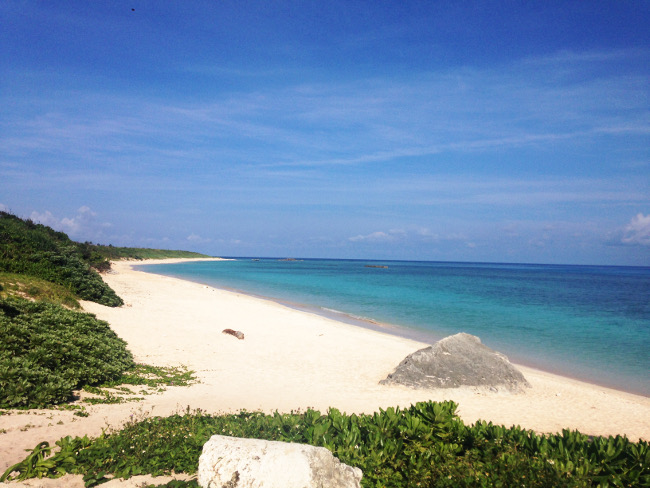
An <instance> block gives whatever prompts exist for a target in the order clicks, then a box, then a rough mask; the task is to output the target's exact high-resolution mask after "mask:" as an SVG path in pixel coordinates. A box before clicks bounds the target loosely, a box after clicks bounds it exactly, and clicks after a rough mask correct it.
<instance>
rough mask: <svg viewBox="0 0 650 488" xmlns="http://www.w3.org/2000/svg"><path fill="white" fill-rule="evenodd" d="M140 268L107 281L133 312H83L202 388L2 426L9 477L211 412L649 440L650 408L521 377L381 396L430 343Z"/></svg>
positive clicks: (124, 267)
mask: <svg viewBox="0 0 650 488" xmlns="http://www.w3.org/2000/svg"><path fill="white" fill-rule="evenodd" d="M165 262H171V261H170V260H166V261H165ZM133 264H134V263H133V262H128V261H121V262H116V263H114V264H113V271H112V272H110V273H109V274H106V275H105V276H104V279H105V281H106V282H107V283H108V284H109V285H110V286H111V287H112V288H113V289H114V290H115V291H116V292H117V293H118V295H120V296H121V297H122V298H123V299H124V301H125V302H126V305H125V306H123V307H120V308H109V307H105V306H102V305H98V304H96V303H90V302H84V303H83V307H84V309H85V310H86V311H88V312H91V313H93V314H96V315H97V317H99V318H100V319H103V320H106V321H108V322H109V323H110V325H111V327H112V328H113V330H114V331H115V332H116V333H117V334H118V335H119V336H120V337H121V338H123V339H124V340H125V341H126V342H127V343H128V345H129V348H130V349H131V351H132V352H133V354H134V355H135V358H136V360H137V361H138V362H143V363H148V364H154V365H169V366H175V365H180V364H182V365H186V366H187V367H189V368H190V369H192V370H194V371H196V374H197V376H198V378H199V380H200V383H198V384H195V385H193V386H190V387H171V388H169V389H168V390H167V391H166V392H165V393H163V394H159V395H150V396H147V397H145V399H144V400H142V401H141V402H138V403H125V404H118V405H96V406H91V407H88V409H87V410H88V412H90V415H89V416H88V417H85V418H84V417H77V416H74V415H73V413H72V412H70V411H60V410H29V411H16V412H13V413H10V414H7V415H0V432H2V433H1V434H0V472H2V471H4V470H5V469H6V468H7V467H8V466H10V465H11V464H13V463H15V462H18V461H20V460H21V459H23V458H24V456H25V454H26V453H25V451H24V450H25V449H31V448H33V447H34V446H35V445H36V444H37V443H38V442H40V441H43V440H47V441H49V442H51V443H52V442H53V441H55V440H57V439H58V438H60V437H62V436H64V435H73V436H74V435H84V434H88V435H91V436H95V435H98V434H100V433H101V431H102V429H103V428H106V427H107V425H110V426H113V427H117V426H119V425H120V424H121V423H123V422H124V421H126V420H128V419H130V418H131V417H132V416H133V415H136V416H137V415H143V414H149V415H168V414H171V413H173V412H175V411H178V410H184V409H186V408H187V407H189V408H190V409H195V408H201V409H203V410H205V411H207V412H210V413H218V412H236V411H239V410H242V409H246V410H262V411H265V412H272V411H274V410H279V411H291V410H297V409H303V410H304V409H306V408H307V407H313V408H316V409H320V410H321V411H326V410H327V409H328V407H336V408H338V409H339V410H341V411H345V412H348V413H352V412H356V413H361V412H365V413H371V412H374V411H377V410H378V409H379V408H386V407H390V406H402V407H408V406H409V405H411V404H413V403H415V402H418V401H424V400H435V401H438V400H453V401H455V402H457V403H458V404H459V409H458V413H459V414H460V416H461V418H462V419H463V420H464V421H465V422H466V423H473V422H475V421H476V420H479V419H483V420H488V421H492V422H494V423H497V424H503V425H506V426H511V425H520V426H522V427H525V428H528V429H534V430H536V431H538V432H541V433H550V432H558V431H561V430H562V429H564V428H568V429H577V430H579V431H581V432H583V433H585V434H592V435H605V436H607V435H617V434H621V435H627V436H628V437H629V438H630V439H632V440H638V439H645V440H650V398H647V397H643V396H638V395H633V394H629V393H625V392H620V391H616V390H612V389H607V388H604V387H600V386H595V385H591V384H587V383H582V382H579V381H576V380H572V379H568V378H564V377H560V376H556V375H552V374H549V373H545V372H541V371H537V370H534V369H530V368H526V367H521V366H520V367H519V369H520V370H521V371H522V372H523V374H524V376H525V377H526V379H527V380H528V381H529V382H530V384H531V385H532V387H531V388H529V389H527V390H526V391H525V393H521V394H510V393H505V392H498V393H490V392H485V391H478V390H475V389H472V388H464V389H446V390H413V389H409V388H406V387H399V386H383V385H379V384H378V382H379V381H380V380H381V379H384V378H385V377H386V375H387V374H389V373H390V372H392V371H393V369H394V368H395V366H396V365H397V364H398V363H399V362H400V361H401V360H402V359H403V358H404V357H405V356H406V355H408V354H410V353H412V352H414V351H416V350H417V349H420V348H422V347H425V346H426V344H423V343H420V342H416V341H413V340H409V339H405V338H402V337H398V336H395V335H390V334H387V333H381V332H376V331H373V330H369V329H365V328H363V327H356V326H354V325H348V324H345V323H341V322H337V321H335V320H332V319H329V318H326V317H322V316H318V315H314V314H310V313H306V312H302V311H297V310H294V309H291V308H288V307H285V306H283V305H280V304H277V303H274V302H272V301H268V300H263V299H259V298H254V297H250V296H247V295H242V294H238V293H234V292H230V291H224V290H219V289H215V288H212V287H209V286H205V285H201V284H197V283H192V282H188V281H183V280H179V279H175V278H169V277H164V276H159V275H154V274H149V273H144V272H141V271H137V270H134V269H132V265H133ZM135 264H141V263H139V262H138V263H135ZM226 328H230V329H234V330H237V331H241V332H243V333H244V334H245V339H244V340H238V339H236V338H235V337H233V336H231V335H226V334H223V333H222V330H223V329H226ZM459 332H460V331H459Z"/></svg>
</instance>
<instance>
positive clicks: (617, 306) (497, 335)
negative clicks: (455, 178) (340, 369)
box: [142, 258, 650, 396]
mask: <svg viewBox="0 0 650 488" xmlns="http://www.w3.org/2000/svg"><path fill="white" fill-rule="evenodd" d="M376 266H387V268H383V267H376ZM142 269H143V270H145V271H148V272H153V273H159V274H164V275H168V276H176V277H179V278H183V279H187V280H191V281H196V282H200V283H205V284H209V285H211V286H215V287H221V288H230V289H236V290H240V291H243V292H245V293H250V294H255V295H259V296H264V297H268V298H271V299H275V300H280V301H284V302H289V303H292V304H298V305H299V306H301V307H304V308H308V309H313V310H317V311H320V312H322V313H326V314H327V313H329V314H332V313H334V314H337V316H341V317H343V316H347V317H350V318H356V319H359V320H369V321H374V322H379V323H386V324H393V325H396V326H399V327H400V328H401V331H402V332H403V333H404V335H409V336H411V337H417V338H419V339H424V340H429V341H434V340H438V339H440V338H441V337H444V336H447V335H450V334H455V333H457V332H467V333H470V334H474V335H477V336H479V337H480V338H481V340H482V341H483V343H485V344H486V345H488V346H489V347H492V348H493V349H497V350H499V351H501V352H503V353H504V354H506V355H507V356H508V357H509V358H510V359H511V360H513V361H516V362H519V363H522V364H527V365H530V366H533V367H537V368H540V369H543V370H546V371H551V372H554V373H560V374H564V375H566V376H572V377H576V378H579V379H583V380H586V381H589V382H592V383H597V384H601V385H605V386H610V387H614V388H618V389H621V390H626V391H631V392H634V393H640V394H643V395H646V396H650V379H649V377H650V375H649V373H650V268H646V267H614V266H568V265H567V266H564V265H562V266H561V265H528V264H527V265H524V264H491V263H446V262H421V261H362V260H329V259H307V260H300V261H286V260H285V261H283V260H277V259H259V260H252V259H250V258H237V259H235V260H232V261H198V262H186V263H178V264H163V265H148V266H146V267H144V268H142ZM342 314H344V315H342Z"/></svg>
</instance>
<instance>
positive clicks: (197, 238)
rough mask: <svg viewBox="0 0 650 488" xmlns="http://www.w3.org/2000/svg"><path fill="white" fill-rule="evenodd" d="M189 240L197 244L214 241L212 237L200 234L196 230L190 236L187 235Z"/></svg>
mask: <svg viewBox="0 0 650 488" xmlns="http://www.w3.org/2000/svg"><path fill="white" fill-rule="evenodd" d="M187 240H188V241H190V242H192V243H195V244H205V243H207V242H211V241H212V239H208V238H203V237H201V236H200V235H198V234H195V233H194V232H192V233H191V234H190V235H189V236H187Z"/></svg>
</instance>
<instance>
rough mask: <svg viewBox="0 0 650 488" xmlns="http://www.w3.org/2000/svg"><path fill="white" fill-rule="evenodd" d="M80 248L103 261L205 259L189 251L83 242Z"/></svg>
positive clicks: (203, 256) (205, 256) (204, 256)
mask: <svg viewBox="0 0 650 488" xmlns="http://www.w3.org/2000/svg"><path fill="white" fill-rule="evenodd" d="M80 246H81V247H82V248H83V249H84V250H86V252H88V253H90V254H95V255H99V256H102V258H104V259H108V260H111V261H115V260H118V259H169V258H207V257H210V256H207V255H205V254H200V253H198V252H191V251H172V250H168V249H147V248H142V247H116V246H110V245H109V246H104V245H100V244H93V243H90V242H85V243H83V244H80Z"/></svg>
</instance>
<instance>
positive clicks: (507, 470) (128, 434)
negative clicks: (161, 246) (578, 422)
mask: <svg viewBox="0 0 650 488" xmlns="http://www.w3.org/2000/svg"><path fill="white" fill-rule="evenodd" d="M456 407H457V405H456V404H454V403H453V402H444V403H433V402H424V403H418V404H416V405H413V406H411V407H410V408H408V409H403V410H401V409H398V408H389V409H387V410H381V411H380V412H378V413H375V414H373V415H354V414H353V415H346V414H342V413H341V412H339V411H338V410H336V409H330V410H329V411H328V413H327V414H324V415H323V414H321V413H320V412H318V411H315V410H311V409H310V410H307V411H305V412H302V413H300V412H298V413H290V414H280V413H275V414H273V415H265V414H262V413H259V412H245V411H243V412H240V413H238V414H230V415H220V416H211V415H206V414H204V413H202V412H201V411H196V412H190V411H189V410H188V411H187V412H184V413H179V414H176V415H172V416H170V417H165V418H161V417H153V418H144V419H134V420H132V421H131V422H129V423H127V424H126V425H125V427H124V428H122V429H121V430H119V431H114V432H105V433H103V434H102V435H101V436H100V437H98V438H96V439H92V440H91V439H88V438H87V437H83V438H80V437H76V438H71V437H66V438H63V439H61V440H59V441H57V443H56V444H57V447H58V450H56V452H54V451H55V448H51V447H50V446H49V445H48V444H47V443H41V444H39V445H38V446H37V447H36V448H35V449H34V451H33V452H32V453H31V454H30V455H29V456H28V457H27V458H26V459H25V460H24V461H23V462H21V463H19V464H17V465H15V466H12V467H11V468H9V469H8V470H7V471H6V472H5V474H4V475H3V476H2V478H0V481H2V480H5V479H10V478H11V476H12V475H11V473H14V475H13V477H14V478H15V479H26V478H29V477H36V476H39V477H40V476H50V477H57V476H61V475H63V474H65V473H66V472H68V473H78V474H83V475H84V479H85V480H86V485H87V486H95V485H96V484H99V483H101V482H103V481H106V480H107V477H108V476H117V477H121V478H128V477H130V476H134V475H137V474H145V473H149V474H153V475H163V474H170V473H171V472H172V471H174V472H177V473H180V472H183V473H187V474H192V473H196V471H197V468H198V459H199V456H200V454H201V450H202V448H203V445H204V444H205V442H207V441H208V440H209V438H210V437H211V436H212V435H215V434H220V435H228V436H235V437H251V438H261V439H268V440H278V441H285V442H300V443H306V444H312V445H316V446H324V447H326V448H328V449H329V450H330V451H332V453H333V454H334V455H335V456H337V457H338V458H339V459H341V461H342V462H344V463H346V464H348V465H352V466H357V467H359V468H361V469H362V470H363V475H364V477H363V480H362V486H364V487H374V488H380V487H395V488H397V487H411V486H420V487H441V486H448V487H475V486H479V487H510V486H526V487H550V486H559V487H563V486H566V487H586V486H602V487H607V486H649V485H650V448H649V446H648V443H647V442H645V441H641V442H638V443H633V442H630V441H629V440H628V439H627V438H625V437H609V438H602V437H596V438H591V437H588V436H585V435H582V434H580V433H578V432H570V431H564V432H563V433H562V434H558V435H548V436H544V435H538V434H535V433H534V432H532V431H528V430H524V429H521V428H518V427H513V428H504V427H501V426H496V425H493V424H491V423H485V422H478V423H476V424H474V425H472V426H466V425H465V424H464V423H463V422H462V421H461V420H460V419H459V418H458V417H457V416H456ZM182 483H185V482H182ZM180 486H184V485H183V484H181V485H180Z"/></svg>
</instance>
